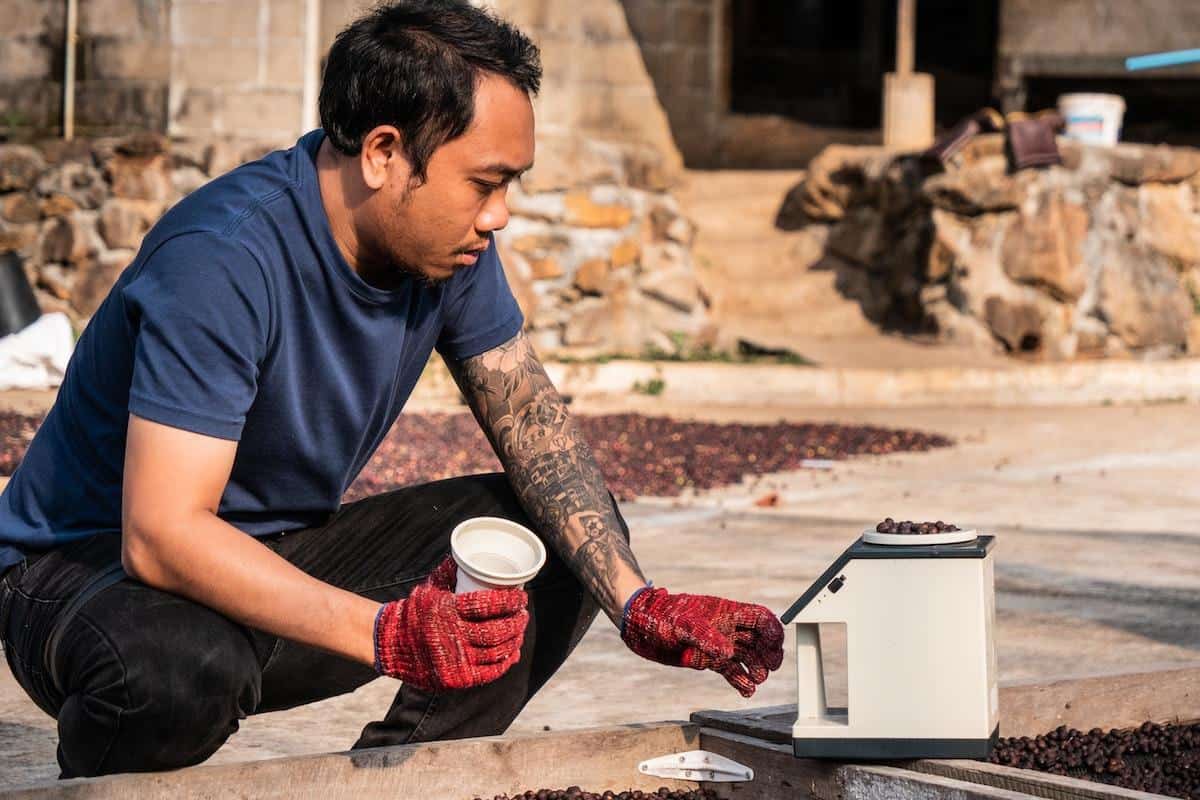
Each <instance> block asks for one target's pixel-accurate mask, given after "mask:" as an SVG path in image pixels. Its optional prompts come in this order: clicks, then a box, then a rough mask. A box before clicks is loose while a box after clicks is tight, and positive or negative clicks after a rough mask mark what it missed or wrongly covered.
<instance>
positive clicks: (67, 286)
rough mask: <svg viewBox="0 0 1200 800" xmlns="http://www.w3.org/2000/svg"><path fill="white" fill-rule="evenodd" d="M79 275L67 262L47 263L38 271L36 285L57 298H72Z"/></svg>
mask: <svg viewBox="0 0 1200 800" xmlns="http://www.w3.org/2000/svg"><path fill="white" fill-rule="evenodd" d="M78 278H79V275H78V273H77V272H76V271H75V269H74V268H72V267H68V266H66V265H65V264H45V265H44V266H42V267H41V268H40V269H38V271H37V283H36V286H37V288H39V289H42V290H43V291H45V292H47V293H49V294H50V295H51V296H52V297H54V298H55V299H56V300H70V299H71V292H72V290H74V288H75V281H76V280H78Z"/></svg>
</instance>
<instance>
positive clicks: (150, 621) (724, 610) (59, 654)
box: [0, 0, 783, 777]
mask: <svg viewBox="0 0 1200 800" xmlns="http://www.w3.org/2000/svg"><path fill="white" fill-rule="evenodd" d="M539 80H540V67H539V64H538V54H537V50H536V48H535V47H534V46H533V45H532V44H531V43H530V42H529V40H528V39H526V38H525V36H523V35H522V34H521V33H520V32H518V31H517V30H515V29H514V28H512V27H510V26H508V25H507V24H505V23H503V22H501V21H499V20H497V19H495V18H493V17H491V16H489V15H488V14H487V13H485V12H483V11H480V10H478V9H475V8H473V7H471V6H470V5H468V4H466V3H465V2H454V1H453V0H411V1H409V2H395V3H393V4H391V5H386V6H383V7H381V8H379V9H378V10H376V11H374V12H372V13H370V14H369V15H368V16H366V17H363V18H362V19H360V20H358V21H357V22H355V23H354V24H353V25H352V26H350V27H349V28H348V29H346V30H345V31H344V32H343V33H342V34H341V35H340V36H339V37H338V38H337V41H336V42H335V44H334V45H333V48H332V50H331V52H330V54H329V59H328V63H327V67H326V71H325V80H324V85H323V87H322V91H321V98H320V107H321V120H322V125H323V130H318V131H314V132H312V133H310V134H308V135H306V136H304V137H303V138H301V139H300V141H299V142H297V144H296V146H295V147H294V148H292V149H291V150H288V151H286V152H277V153H273V154H271V155H269V156H267V157H266V158H264V159H262V160H261V161H258V162H254V163H251V164H248V165H245V166H243V167H241V168H239V169H237V170H235V171H233V172H232V173H230V174H228V175H226V176H224V177H222V178H219V179H217V180H215V181H213V182H212V183H211V184H209V185H208V186H206V187H204V188H202V189H200V190H199V191H197V192H195V193H194V194H192V195H190V196H189V197H187V198H185V199H184V200H183V201H182V202H181V203H179V204H178V205H177V206H176V207H175V208H173V209H172V210H171V211H170V212H168V213H167V214H166V215H165V216H164V217H163V219H162V220H161V221H160V222H159V223H158V224H157V225H156V226H155V228H154V229H153V230H152V231H151V232H150V233H149V234H148V235H147V237H146V240H145V242H144V243H143V245H142V248H141V251H140V252H139V253H138V256H137V258H136V259H135V260H134V262H133V263H132V264H131V265H130V267H129V268H128V269H127V270H126V271H125V272H124V273H123V274H122V275H121V277H120V279H119V280H118V281H117V283H116V285H115V286H114V288H113V290H112V292H111V293H110V294H109V296H108V297H107V299H106V300H105V302H104V303H103V305H102V306H101V307H100V308H99V310H98V311H97V312H96V314H95V316H94V317H93V319H92V322H91V324H90V325H89V326H88V328H87V330H86V331H85V332H84V334H83V336H82V337H81V338H80V340H79V343H78V346H77V348H76V351H75V355H74V357H73V359H72V361H71V364H70V367H69V369H68V371H67V375H66V378H65V381H64V383H63V385H62V388H61V389H60V391H59V396H58V399H57V401H56V403H55V405H54V408H53V409H52V410H51V411H50V413H49V415H48V416H47V417H46V420H45V422H44V423H43V425H42V428H41V429H40V430H39V432H38V434H37V437H36V438H35V439H34V441H33V443H32V444H31V446H30V448H29V451H28V453H27V455H26V457H25V460H24V462H23V463H22V465H21V467H20V469H19V470H17V472H16V474H15V475H14V476H13V478H12V481H11V483H10V484H9V485H8V487H7V489H6V491H5V492H4V494H3V496H2V497H0V567H2V568H5V569H6V570H7V571H6V572H5V573H4V576H3V580H2V582H0V630H2V631H3V634H4V645H5V654H6V656H7V659H8V662H9V665H10V666H11V668H12V670H13V672H14V674H15V675H16V677H17V680H18V681H19V682H20V684H21V685H22V686H23V687H24V688H25V690H26V691H27V692H28V693H29V695H30V696H31V697H32V698H33V699H34V701H35V702H36V703H37V704H38V705H39V706H40V707H41V708H42V709H44V710H45V711H46V712H47V713H49V714H51V715H53V716H55V717H56V718H57V719H58V730H59V740H60V744H59V749H58V758H59V763H60V765H61V767H62V775H63V776H64V777H70V776H83V775H98V774H103V773H111V772H122V771H136V770H158V769H169V768H174V767H181V766H185V765H189V764H196V763H198V762H200V761H203V760H204V759H206V758H207V757H208V756H209V755H211V754H212V753H213V752H215V751H216V749H217V748H218V747H220V745H221V744H222V743H223V742H224V741H225V739H226V738H228V736H229V735H230V734H232V733H233V732H234V731H235V730H236V729H237V727H238V720H239V719H241V718H243V717H245V716H246V715H247V714H252V713H257V712H262V711H271V710H277V709H282V708H288V707H292V706H296V705H299V704H303V703H308V702H312V701H314V700H318V699H321V698H325V697H330V696H333V695H337V694H341V693H344V692H348V691H351V690H353V689H354V688H356V687H358V686H360V685H362V684H364V683H366V682H367V681H369V680H371V679H373V678H375V677H377V675H379V674H385V675H390V676H392V677H396V678H400V679H401V680H402V682H403V683H402V685H401V687H400V690H399V693H398V694H397V697H396V700H395V702H394V704H393V705H392V707H391V709H390V710H389V711H388V713H387V715H386V717H385V718H384V719H383V720H382V721H381V722H377V723H372V724H371V725H368V726H367V727H366V729H365V730H364V731H363V733H362V736H361V738H360V739H359V741H358V743H357V745H356V746H359V747H367V746H374V745H382V744H399V743H407V742H420V741H429V740H434V739H445V738H456V737H465V736H479V735H489V734H498V733H501V732H503V731H504V730H505V729H506V727H507V726H508V725H509V723H511V722H512V720H513V719H514V718H515V717H516V715H517V714H518V713H519V712H520V710H521V708H522V707H523V706H524V705H525V703H526V702H528V700H529V699H530V698H531V697H532V696H533V694H534V693H535V692H536V691H537V690H538V689H539V688H540V687H541V686H542V685H543V684H544V683H545V682H546V680H547V679H548V678H549V677H550V675H551V674H553V672H554V670H555V669H557V668H558V666H559V665H560V664H562V662H563V660H564V659H565V658H566V657H567V655H568V654H569V653H570V652H571V650H572V648H574V646H575V645H576V643H577V642H578V641H579V639H580V638H581V637H582V635H583V634H584V632H585V631H586V629H587V627H588V626H589V624H590V623H591V621H592V619H593V618H594V616H595V614H596V613H597V609H598V608H599V609H603V610H604V612H605V613H606V614H607V615H608V617H609V619H610V620H612V622H613V623H614V624H616V625H618V626H619V627H620V629H621V632H622V638H623V640H624V641H625V642H626V644H627V645H628V646H629V647H630V648H631V649H632V650H633V651H634V652H636V653H638V654H640V655H642V656H644V657H646V658H650V659H653V660H655V661H659V662H661V663H664V664H670V665H676V666H687V667H692V668H696V669H712V670H715V671H717V672H719V673H721V674H722V675H724V676H725V677H726V679H727V680H728V681H729V682H730V683H731V684H732V685H733V686H734V687H736V688H737V689H738V690H739V691H740V692H741V693H742V694H744V695H747V696H749V695H750V694H751V693H752V692H753V691H754V688H755V686H756V685H757V684H759V683H761V682H762V681H763V680H765V679H766V677H767V674H768V672H769V671H770V670H774V669H777V668H778V667H779V665H780V662H781V660H782V639H783V632H782V628H781V626H780V623H779V621H778V620H777V619H776V618H775V617H774V616H773V615H772V614H771V613H770V612H769V611H768V610H767V609H765V608H763V607H761V606H756V605H749V604H742V603H736V602H733V601H729V600H723V599H720V598H716V597H707V596H696V595H686V594H678V595H676V594H671V593H668V592H667V591H666V590H664V589H661V588H656V587H650V586H648V585H647V581H646V579H645V578H644V577H643V575H642V573H641V571H640V569H639V568H638V565H637V562H636V560H635V559H634V557H633V554H632V553H631V551H630V549H629V545H628V543H627V539H628V530H627V528H626V526H625V524H624V521H623V520H622V519H621V516H620V514H619V513H618V511H617V508H616V505H615V503H614V502H613V500H612V497H611V495H610V494H609V493H608V491H607V490H606V489H605V485H604V481H603V479H602V477H601V475H600V471H599V470H598V469H597V466H596V462H595V460H594V459H593V457H592V454H591V452H590V450H589V449H588V446H587V444H586V442H584V441H583V439H582V437H581V436H580V434H579V429H578V428H577V427H576V425H575V424H574V422H573V421H572V420H571V418H570V417H569V416H568V414H567V409H566V405H565V404H564V402H563V400H562V398H561V397H560V396H559V395H558V393H557V392H556V391H555V389H554V387H553V386H552V385H551V383H550V381H549V380H548V379H547V377H546V374H545V372H544V371H543V370H542V367H541V365H540V364H539V362H538V360H537V357H536V356H535V354H534V352H533V350H532V348H531V347H530V345H529V343H528V341H527V340H526V338H525V337H524V336H523V335H522V333H521V327H522V318H521V314H520V312H519V311H518V309H517V306H516V303H515V302H514V300H513V297H512V294H511V293H510V291H509V289H508V287H507V285H506V283H505V280H504V276H503V271H502V269H501V266H500V263H499V261H498V259H497V256H496V249H495V244H494V242H493V239H492V234H493V233H494V232H495V231H497V230H499V229H501V228H503V227H504V225H505V224H506V222H507V220H508V210H507V208H506V206H505V190H506V188H507V186H508V184H509V183H510V182H511V181H512V180H513V179H514V178H516V177H517V176H519V175H520V174H521V173H522V172H523V171H524V170H526V169H528V168H529V167H530V165H531V164H532V162H533V149H534V135H533V113H532V107H531V105H530V99H529V98H530V95H532V94H533V93H535V92H536V91H537V89H538V83H539ZM434 348H436V349H437V350H438V351H439V353H440V354H441V355H442V356H443V358H444V359H445V360H446V363H447V364H448V365H449V367H450V369H451V371H452V372H453V374H454V376H455V378H456V380H457V381H458V383H459V385H460V387H461V388H462V391H463V393H464V395H465V396H466V398H467V400H468V402H469V403H470V405H471V408H472V409H473V410H474V413H475V416H476V418H477V419H478V421H479V424H480V425H481V426H482V428H483V429H484V431H485V432H486V433H487V435H488V437H489V438H490V440H491V443H492V445H493V447H494V448H495V450H496V452H497V454H498V455H499V457H500V459H501V461H502V463H503V465H504V470H505V475H482V476H470V477H463V478H456V479H452V480H446V481H439V482H437V483H432V484H427V485H423V486H414V487H409V488H406V489H400V490H398V491H395V492H390V493H387V494H383V495H380V496H376V497H372V498H368V499H366V500H363V501H361V502H357V503H353V504H349V505H346V506H344V507H340V505H339V503H340V498H341V497H342V495H343V493H344V491H345V489H346V487H347V486H349V485H350V483H351V481H352V480H353V479H354V477H355V475H356V474H357V473H358V471H359V470H360V469H361V468H362V466H363V464H364V463H365V462H366V461H367V459H368V458H369V457H370V455H371V453H372V452H373V451H374V449H375V448H376V446H377V445H378V444H379V442H380V440H382V438H383V437H384V435H385V434H386V433H387V431H388V429H389V428H390V426H391V424H392V422H393V421H394V420H395V418H396V416H397V414H399V412H400V409H401V407H402V406H403V404H404V402H405V400H406V399H407V397H408V395H409V393H410V392H411V390H412V388H413V385H414V383H415V382H416V380H417V377H418V376H419V374H420V372H421V369H422V366H423V365H424V364H425V362H426V360H427V359H428V357H429V356H430V354H431V352H432V351H433V349H434ZM473 516H503V517H507V518H510V519H513V520H516V521H519V522H522V523H524V524H526V525H528V526H530V527H531V528H533V529H534V530H535V531H537V532H538V534H539V535H540V536H541V537H542V538H543V539H544V540H545V541H546V543H547V544H548V545H549V550H550V551H551V556H550V558H549V560H548V562H547V565H546V567H545V568H544V569H543V570H542V572H541V573H540V574H539V575H538V576H537V577H536V578H535V579H534V580H533V581H531V582H530V584H529V585H528V586H527V587H526V589H525V590H521V589H504V590H494V591H483V592H474V593H468V594H463V595H455V594H453V591H452V590H453V586H454V581H455V568H454V564H453V562H452V561H448V560H447V556H446V554H447V552H448V549H449V544H448V541H449V533H450V531H451V529H452V528H453V527H454V526H455V525H456V524H457V523H458V522H460V521H462V520H464V519H467V518H470V517H473ZM247 534H249V535H247Z"/></svg>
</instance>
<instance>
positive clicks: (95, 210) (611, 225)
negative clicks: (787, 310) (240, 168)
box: [0, 133, 712, 354]
mask: <svg viewBox="0 0 1200 800" xmlns="http://www.w3.org/2000/svg"><path fill="white" fill-rule="evenodd" d="M573 148H574V149H572V150H571V151H570V152H562V151H555V150H548V151H544V152H541V153H539V164H538V168H537V169H536V170H535V171H534V172H532V173H530V174H529V175H528V176H526V177H525V178H524V179H523V180H522V181H521V183H520V184H517V185H514V186H513V187H512V190H511V195H510V205H511V207H512V211H513V216H512V220H511V223H510V225H509V228H508V229H507V230H506V231H504V232H503V233H502V234H501V235H500V237H499V241H500V246H501V248H502V251H503V259H504V262H505V266H506V268H507V270H508V273H509V282H510V284H511V285H512V288H513V291H514V293H515V294H516V295H517V297H518V300H519V302H520V303H521V306H522V308H523V310H524V311H525V313H526V318H527V327H528V329H529V330H530V332H531V336H532V337H533V338H534V340H535V341H536V343H537V346H538V348H539V350H540V351H542V352H544V353H554V352H566V351H570V352H576V353H581V354H586V353H596V352H603V353H614V352H628V353H634V354H638V353H641V352H643V351H645V350H646V349H647V348H649V347H657V348H659V349H663V350H672V349H673V348H674V347H675V346H676V345H677V343H678V342H679V341H681V340H685V341H686V342H687V343H688V344H692V343H695V342H698V341H703V342H707V341H709V340H710V339H711V335H712V331H711V329H710V326H709V323H708V317H707V312H706V304H705V302H704V300H703V298H702V297H701V295H700V291H699V289H698V287H697V285H696V282H695V280H694V277H693V271H692V265H691V257H690V250H689V245H690V243H691V239H692V235H693V229H692V226H691V224H690V223H689V222H688V221H687V219H686V218H684V217H683V216H682V215H681V214H680V212H679V208H678V206H677V204H676V202H675V200H674V198H673V197H672V196H671V194H670V193H669V192H668V191H667V189H666V187H667V185H668V181H667V173H665V172H664V171H663V165H662V163H661V160H658V159H656V158H654V157H653V156H654V155H655V151H653V150H648V151H639V150H630V149H628V148H623V147H621V146H619V145H616V144H612V143H602V142H599V141H595V140H577V141H575V142H574V144H573ZM268 149H269V147H268V146H266V145H263V144H259V143H240V144H239V143H236V142H233V141H230V140H226V139H212V140H201V139H191V140H175V141H168V140H167V139H165V138H164V137H162V136H161V135H159V134H153V133H145V134H136V135H131V136H126V137H120V138H102V139H95V140H90V141H89V140H76V141H75V142H73V143H70V144H66V143H63V142H60V141H51V142H46V143H43V144H41V145H38V146H26V145H16V144H9V145H0V251H8V250H15V251H18V252H20V253H21V254H22V255H23V256H24V258H25V264H26V268H27V271H28V274H29V277H30V280H31V282H32V283H33V284H34V286H35V292H36V294H37V297H38V300H39V302H40V304H41V306H42V309H43V310H44V311H64V312H66V313H67V314H68V315H69V316H70V317H71V318H72V320H73V321H74V322H75V324H76V327H77V328H82V326H83V325H84V324H85V323H86V321H87V319H88V317H89V316H90V315H91V314H92V313H93V312H94V311H95V309H96V308H97V306H98V305H99V303H100V302H101V301H102V300H103V299H104V297H105V295H107V293H108V291H109V289H110V288H111V287H112V284H113V283H114V282H115V281H116V278H117V276H118V275H119V274H120V273H121V271H122V270H123V269H124V268H125V267H126V266H127V265H128V264H129V262H130V261H132V259H133V257H134V255H135V253H136V252H137V248H138V247H139V246H140V244H141V240H142V237H143V236H144V234H145V233H146V231H147V230H149V228H150V226H151V225H153V223H154V222H155V221H156V220H157V219H158V218H159V217H160V216H161V215H162V213H163V212H164V211H165V210H166V209H167V208H169V207H170V206H171V205H172V204H173V203H175V202H176V201H177V200H178V199H179V198H180V197H182V196H183V195H184V194H186V193H188V192H190V191H192V190H194V189H196V188H197V187H199V186H201V185H203V184H204V183H205V182H207V181H208V180H209V179H210V178H211V177H215V176H218V175H221V174H223V173H225V172H227V171H228V170H229V169H231V168H233V167H234V166H236V165H237V164H239V163H242V162H243V161H246V160H250V159H253V158H257V157H259V156H260V155H262V154H263V153H264V152H265V151H266V150H268Z"/></svg>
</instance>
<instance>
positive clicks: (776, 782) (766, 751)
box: [700, 728, 845, 800]
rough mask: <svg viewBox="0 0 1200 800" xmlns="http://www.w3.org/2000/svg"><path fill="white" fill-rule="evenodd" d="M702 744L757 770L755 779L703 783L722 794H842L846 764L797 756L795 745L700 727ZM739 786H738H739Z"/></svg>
mask: <svg viewBox="0 0 1200 800" xmlns="http://www.w3.org/2000/svg"><path fill="white" fill-rule="evenodd" d="M700 747H701V749H703V750H708V751H711V752H713V753H717V754H718V755H723V756H725V757H726V758H732V759H733V760H734V761H737V762H738V763H740V764H745V765H746V766H748V767H750V768H752V769H753V770H754V780H753V781H750V782H748V783H737V784H721V783H702V784H701V785H702V786H706V787H708V788H710V789H715V790H716V791H717V793H718V794H720V795H721V796H722V797H728V796H732V797H736V798H737V799H738V800H781V798H785V797H786V798H793V797H795V798H817V800H833V798H840V796H841V795H840V791H841V786H842V783H843V778H842V776H841V774H840V773H841V771H842V770H844V769H845V765H843V764H839V763H837V762H832V761H818V760H816V759H811V758H796V757H795V756H793V755H792V747H791V745H790V744H788V745H786V746H785V745H780V744H772V743H770V742H764V741H763V740H761V739H756V738H754V737H751V736H743V735H742V734H739V733H731V732H729V731H723V730H717V729H715V728H701V729H700ZM735 787H736V788H735Z"/></svg>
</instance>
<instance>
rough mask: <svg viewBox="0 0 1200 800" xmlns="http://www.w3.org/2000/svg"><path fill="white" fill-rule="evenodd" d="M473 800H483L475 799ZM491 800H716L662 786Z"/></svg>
mask: <svg viewBox="0 0 1200 800" xmlns="http://www.w3.org/2000/svg"><path fill="white" fill-rule="evenodd" d="M475 800H485V798H482V797H476V798H475ZM492 800H717V793H716V792H714V791H713V790H712V789H668V788H667V787H665V786H663V787H661V788H660V789H659V790H658V791H656V792H647V791H642V790H641V789H630V790H629V791H627V792H613V791H607V792H603V793H601V792H587V791H584V790H583V789H580V788H579V787H578V786H569V787H567V788H566V789H530V790H529V791H526V792H522V793H521V794H514V795H511V796H510V795H507V794H498V795H495V796H494V797H492Z"/></svg>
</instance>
